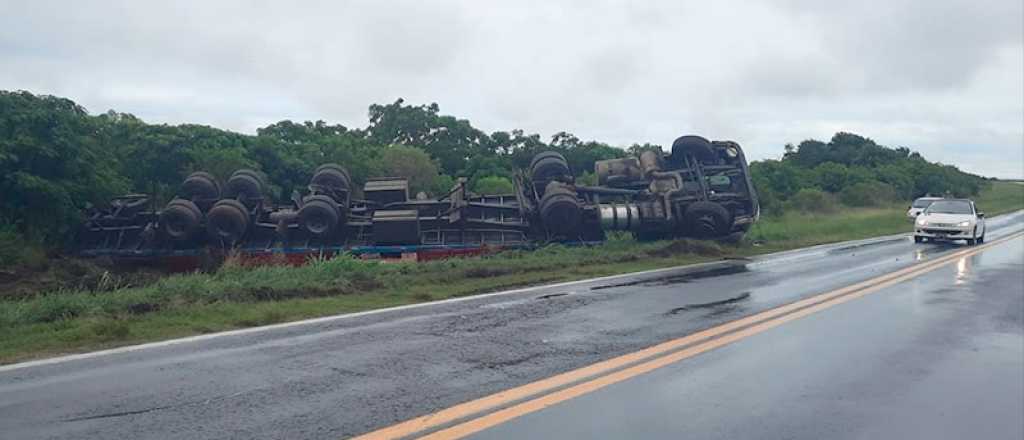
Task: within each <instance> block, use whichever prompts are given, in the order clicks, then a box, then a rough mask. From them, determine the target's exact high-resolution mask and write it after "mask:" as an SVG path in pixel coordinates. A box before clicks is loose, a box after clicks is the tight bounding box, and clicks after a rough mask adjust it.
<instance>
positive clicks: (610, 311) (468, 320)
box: [0, 214, 1024, 439]
mask: <svg viewBox="0 0 1024 440" xmlns="http://www.w3.org/2000/svg"><path fill="white" fill-rule="evenodd" d="M1022 230H1024V215H1022V214H1015V215H1012V216H1004V217H999V218H993V219H990V220H989V232H988V234H987V236H986V239H987V241H989V242H992V241H996V240H998V239H999V238H1000V237H1006V236H1009V235H1011V234H1014V233H1017V232H1020V231H1022ZM1022 246H1024V239H1021V238H1016V239H1013V240H1011V241H1009V242H1006V243H1003V244H1000V245H997V246H993V247H991V248H988V249H986V250H985V251H984V252H982V253H980V254H978V255H975V256H972V257H969V258H966V259H964V263H959V262H958V263H957V264H954V265H952V266H946V267H944V268H940V269H938V270H935V271H933V272H930V273H928V274H925V275H922V276H920V277H917V278H914V279H913V280H910V281H906V282H903V283H900V284H897V285H895V286H892V287H888V288H886V289H884V290H883V291H879V292H876V293H874V294H872V295H870V296H867V297H864V298H859V299H856V300H853V301H850V302H847V303H844V304H841V305H837V306H835V307H832V308H829V309H827V310H823V311H821V312H819V313H815V314H813V315H810V316H807V317H804V318H802V319H799V320H795V321H792V322H787V323H785V324H783V325H780V326H779V327H776V328H773V329H771V330H769V331H766V332H763V333H759V334H757V335H754V336H751V337H749V338H745V339H742V340H739V341H737V342H735V343H732V344H729V345H726V346H723V347H721V348H718V349H715V350H712V351H709V352H707V353H704V354H701V355H699V356H695V357H692V358H689V359H686V360H683V361H680V362H676V363H672V364H670V365H667V366H664V367H662V368H659V369H657V370H654V371H651V372H649V373H646V374H643V375H639V376H637V377H635V378H631V379H628V380H626V381H623V382H619V383H616V384H613V385H610V386H607V387H605V388H601V389H600V390H596V391H594V392H592V393H588V394H585V395H582V396H579V397H577V398H575V399H571V400H568V401H565V402H562V403H560V404H558V405H554V406H551V407H549V408H546V409H543V410H541V411H536V412H531V413H529V414H526V415H523V416H521V417H518V418H515V419H512V420H510V421H508V422H507V423H504V424H500V425H498V426H494V427H492V428H489V429H486V430H484V431H481V432H478V433H477V434H476V435H479V436H481V437H504V438H509V437H512V438H545V437H548V438H550V437H571V436H586V437H609V438H612V437H613V438H621V437H634V438H635V437H672V438H679V437H680V436H681V435H686V436H688V437H694V438H707V437H712V438H713V437H721V438H736V437H745V438H751V437H753V438H821V437H867V438H877V437H897V436H910V437H922V436H924V435H930V436H935V437H960V438H962V437H965V436H966V435H960V434H971V436H972V437H982V438H998V437H1005V438H1021V431H1022V428H1021V425H1020V423H1021V417H1020V409H1021V408H1022V406H1024V405H1022V400H1024V386H1022V385H1021V381H1022V375H1024V359H1022V352H1024V350H1022V345H1024V339H1022V313H1024V312H1022V310H1021V307H1022V304H1024V303H1022V298H1024V280H1022V276H1024V275H1022V268H1024V262H1022V258H1024V248H1022ZM963 249H965V248H964V247H963V246H961V245H941V244H920V245H915V244H914V243H912V242H911V241H910V240H909V239H908V238H906V237H890V238H883V239H878V240H872V241H868V242H858V243H853V244H850V243H847V244H838V245H830V246H822V247H816V248H811V249H806V250H800V251H794V252H787V253H782V254H776V255H771V256H766V257H763V258H759V259H756V260H754V261H752V262H742V261H739V262H725V263H717V264H713V265H710V266H704V267H700V268H697V269H693V268H685V269H673V270H662V271H655V272H650V273H645V274H639V275H630V276H622V277H615V278H610V279H599V280H591V281H586V282H579V283H570V284H563V285H556V286H549V287H542V288H536V289H524V290H520V291H516V292H510V293H503V294H496V295H488V296H481V297H474V298H469V299H464V300H460V301H452V302H446V303H438V304H430V305H426V306H417V307H406V308H400V309H396V310H389V311H384V312H378V313H368V314H359V315H353V316H347V317H336V318H330V319H320V320H315V321H313V322H307V323H302V324H297V325H283V326H274V327H272V328H269V329H262V330H255V331H254V330H246V331H241V332H235V333H232V334H227V335H218V336H213V337H211V336H203V337H199V338H193V339H191V340H186V341H178V342H174V343H165V344H154V345H150V346H147V347H143V348H138V349H129V350H118V351H116V352H113V353H107V354H100V355H90V356H82V357H74V358H70V359H57V360H51V361H44V362H35V363H29V364H21V365H14V366H6V367H0V438H4V439H7V438H11V439H34V438H74V439H93V438H133V439H134V438H140V439H142V438H160V439H167V438H181V439H196V438H268V439H274V438H343V437H348V436H353V435H357V434H361V433H366V432H369V431H373V430H376V429H379V428H382V427H386V426H389V425H392V424H395V423H398V422H402V421H404V420H407V419H410V418H413V417H417V416H421V415H424V414H429V413H433V412H436V411H439V410H442V409H444V408H448V407H451V406H453V405H456V404H459V403H462V402H466V401H468V400H472V399H477V398H480V397H483V396H487V395H490V394H492V393H496V392H499V391H503V390H506V389H509V388H511V387H516V386H520V385H523V384H527V383H531V382H534V381H537V380H541V379H544V378H548V377H551V376H552V375H556V374H559V373H563V372H566V371H569V370H573V369H576V368H580V367H584V366H587V365H590V364H593V363H595V362H598V361H603V360H606V359H610V358H613V357H616V356H620V355H626V354H629V353H632V352H635V351H637V350H640V349H644V348H646V347H650V346H652V345H654V344H658V343H661V342H664V341H668V340H672V339H675V338H679V337H681V336H684V335H688V334H692V333H694V332H697V331H701V330H704V329H708V328H711V327H714V326H716V325H719V324H723V323H728V322H731V321H735V320H737V319H739V318H742V317H745V316H749V315H752V314H755V313H758V312H762V311H765V310H769V309H772V308H773V307H777V306H780V305H782V304H788V303H791V302H793V301H797V300H801V299H805V298H812V297H815V296H816V295H818V294H820V293H822V292H828V291H833V290H835V289H840V288H843V287H846V286H849V285H852V284H855V283H859V282H862V281H865V280H869V279H872V278H875V277H878V276H880V275H884V274H887V273H891V272H894V271H899V270H906V269H907V268H909V267H911V266H914V265H919V264H927V262H928V261H934V260H935V259H937V258H942V257H943V256H948V255H950V254H952V253H954V252H958V251H960V250H963ZM961 266H962V267H963V268H962V269H961ZM950 268H955V269H956V270H957V272H956V273H955V274H951V273H950V270H953V269H950ZM1011 415H1012V417H1011ZM925 425H927V426H925ZM439 428H444V426H441V427H439ZM1006 436H1008V437H1006Z"/></svg>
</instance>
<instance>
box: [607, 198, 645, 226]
mask: <svg viewBox="0 0 1024 440" xmlns="http://www.w3.org/2000/svg"><path fill="white" fill-rule="evenodd" d="M600 206H601V229H603V230H605V231H635V230H637V229H639V228H640V210H639V209H637V207H636V205H635V204H632V203H602V204H601V205H600Z"/></svg>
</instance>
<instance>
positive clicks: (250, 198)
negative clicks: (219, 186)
mask: <svg viewBox="0 0 1024 440" xmlns="http://www.w3.org/2000/svg"><path fill="white" fill-rule="evenodd" d="M226 186H227V188H226V189H225V191H224V196H225V197H227V198H229V199H240V200H241V201H242V203H244V204H245V206H246V207H249V208H252V207H253V206H255V205H256V203H257V202H259V201H260V200H262V199H263V180H262V179H261V178H260V176H259V174H257V173H256V172H255V171H253V170H238V171H235V172H234V173H231V178H229V179H228V183H227V185H226Z"/></svg>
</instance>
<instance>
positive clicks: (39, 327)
mask: <svg viewBox="0 0 1024 440" xmlns="http://www.w3.org/2000/svg"><path fill="white" fill-rule="evenodd" d="M978 203H979V205H980V206H981V207H982V208H983V209H984V210H985V211H986V212H988V213H989V215H998V214H1000V213H1005V212H1009V211H1013V210H1016V209H1022V208H1024V185H1020V184H1016V183H1007V182H997V183H995V184H994V185H993V186H992V188H990V189H989V190H986V191H985V193H983V194H982V195H981V196H979V198H978ZM904 211H905V207H904V206H893V207H888V208H870V209H847V210H842V211H840V212H838V213H831V214H807V213H802V214H787V215H783V216H780V217H770V218H764V219H762V221H761V222H759V223H758V224H757V225H755V227H754V229H752V230H751V232H750V233H749V234H748V240H747V241H745V242H744V243H741V244H736V245H724V244H718V243H711V242H701V241H690V240H677V241H660V242H650V243H638V242H635V241H633V240H631V239H627V238H621V237H616V238H613V239H612V240H609V242H607V243H605V244H603V245H601V246H594V247H565V246H559V245H552V246H547V247H545V248H542V249H539V250H535V251H528V252H527V251H511V252H504V253H501V254H498V255H493V256H489V257H484V258H467V259H453V260H446V261H434V262H427V263H418V264H417V263H394V264H378V263H375V262H370V261H361V260H356V259H353V258H348V257H338V258H333V259H330V260H320V261H313V262H311V263H310V264H307V265H305V266H301V267H283V266H264V267H255V268H252V267H242V266H239V265H236V264H227V265H225V266H224V267H222V268H221V269H220V270H218V271H216V272H214V273H194V274H184V275H174V276H169V277H166V278H163V279H160V280H159V281H156V282H155V283H152V284H149V285H147V286H144V287H130V288H121V289H114V290H110V291H56V292H52V293H49V294H45V295H38V296H33V297H28V298H21V299H10V300H0V330H2V334H3V338H2V339H0V363H11V362H16V361H19V360H25V359H30V358H36V357H42V356H47V355H53V354H58V353H66V352H76V351H88V350H94V349H101V348H109V347H114V346H120V345H127V344H133V343H140V342H147V341H155V340H161V339H169V338H175V337H182V336H188V335H195V334H202V333H210V332H217V331H223V330H231V329H237V328H244V327H252V326H259V325H266V324H273V323H278V322H286V321H293V320H298V319H304V318H312V317H317V316H325V315H332V314H337V313H346V312H356V311H363V310H370V309H376V308H382V307H389V306H396V305H402V304H411V303H417V302H426V301H434V300H440V299H446V298H453V297H459V296H465V295H473V294H479V293H484V292H489V291H496V290H502V289H507V288H513V287H519V286H527V285H535V284H541V283H549V282H560V281H571V280H578V279H585V278H592V277H596V276H604V275H612V274H619V273H627V272H635V271H640V270H646V269H654V268H661V267H669V266H677V265H683V264H692V263H698V262H703V261H710V260H715V259H721V258H723V257H729V256H751V255H756V254H762V253H767V252H774V251H781V250H786V249H793V248H798V247H803V246H809V245H815V244H822V243H829V242H836V241H844V240H854V239H860V238H867V237H872V236H877V235H886V234H894V233H899V232H905V231H908V230H909V229H910V226H911V223H910V222H909V221H908V220H907V219H906V217H905V214H904Z"/></svg>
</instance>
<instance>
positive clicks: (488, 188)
mask: <svg viewBox="0 0 1024 440" xmlns="http://www.w3.org/2000/svg"><path fill="white" fill-rule="evenodd" d="M514 191H515V187H514V186H513V185H512V181H511V180H509V179H508V177H501V176H486V177H481V178H480V179H477V181H476V184H475V185H473V192H475V193H477V194H482V195H495V194H511V193H513V192H514Z"/></svg>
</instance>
